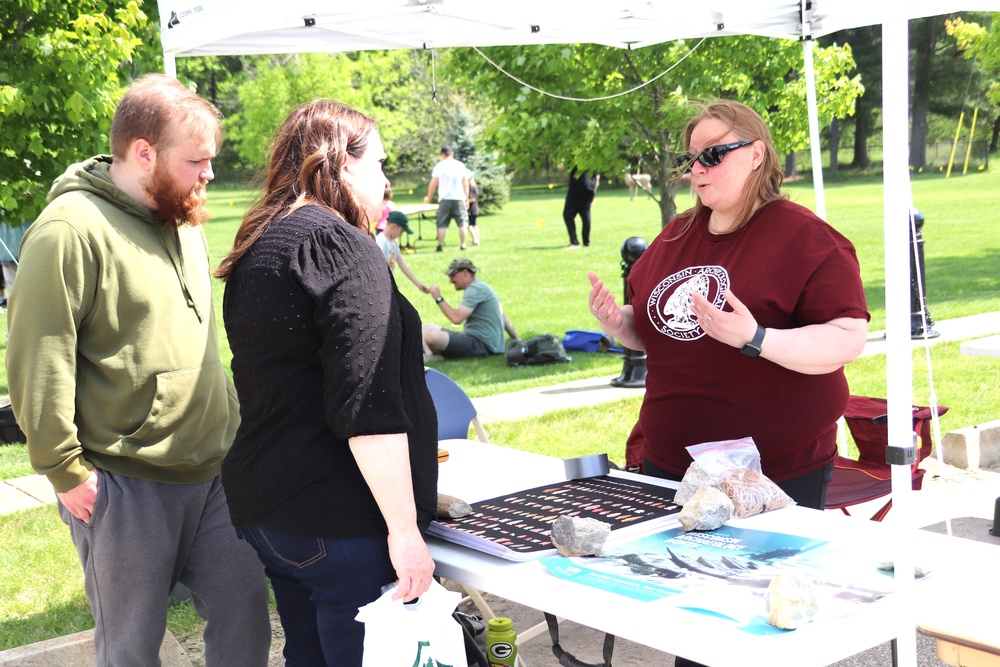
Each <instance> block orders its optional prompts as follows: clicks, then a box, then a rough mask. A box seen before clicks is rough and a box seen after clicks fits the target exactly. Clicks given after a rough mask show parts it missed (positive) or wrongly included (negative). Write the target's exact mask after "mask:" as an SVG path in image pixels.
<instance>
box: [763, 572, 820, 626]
mask: <svg viewBox="0 0 1000 667" xmlns="http://www.w3.org/2000/svg"><path fill="white" fill-rule="evenodd" d="M764 604H765V605H766V608H767V622H768V623H770V624H771V625H773V626H774V627H776V628H782V629H784V630H794V629H795V628H798V627H801V626H803V625H805V624H806V623H808V622H809V619H811V618H812V617H813V616H815V615H816V612H817V611H819V600H818V598H817V597H816V592H815V591H814V590H813V582H812V580H811V579H809V577H806V576H804V575H801V574H779V575H778V576H777V577H775V578H774V579H772V580H771V583H770V584H769V585H768V587H767V593H765V594H764Z"/></svg>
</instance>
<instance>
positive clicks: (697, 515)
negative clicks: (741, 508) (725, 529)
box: [677, 486, 736, 532]
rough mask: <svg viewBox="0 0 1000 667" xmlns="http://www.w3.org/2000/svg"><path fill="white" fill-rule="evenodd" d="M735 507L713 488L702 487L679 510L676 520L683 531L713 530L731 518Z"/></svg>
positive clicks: (727, 497)
mask: <svg viewBox="0 0 1000 667" xmlns="http://www.w3.org/2000/svg"><path fill="white" fill-rule="evenodd" d="M735 511H736V506H735V505H733V501H732V500H730V499H729V496H727V495H726V494H724V493H723V492H722V491H720V490H719V489H717V488H715V487H714V486H702V487H699V488H698V490H697V491H696V492H695V494H694V496H693V497H692V498H691V499H690V500H688V502H687V503H686V504H685V505H684V507H682V508H681V512H680V514H678V515H677V520H678V521H680V522H681V525H682V526H684V530H686V531H688V532H690V531H692V530H715V529H716V528H718V527H719V526H721V525H722V524H724V523H725V522H727V521H729V519H730V518H732V516H733V513H734V512H735Z"/></svg>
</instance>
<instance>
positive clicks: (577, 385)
mask: <svg viewBox="0 0 1000 667" xmlns="http://www.w3.org/2000/svg"><path fill="white" fill-rule="evenodd" d="M931 329H932V330H934V331H937V332H938V333H940V334H941V335H940V337H938V338H933V339H930V341H929V342H930V344H931V345H934V344H937V343H940V342H944V341H954V340H965V339H967V338H978V337H981V336H988V335H991V334H997V333H1000V312H996V313H984V314H982V315H972V316H970V317H963V318H959V319H954V320H944V321H941V322H936V323H934V325H933V326H932V327H931ZM921 345H923V341H921V340H916V341H913V346H914V347H918V346H921ZM885 347H886V342H885V333H884V332H881V331H877V332H872V333H871V334H869V336H868V344H867V345H866V346H865V351H864V352H863V353H862V355H863V356H866V355H871V354H884V353H885ZM612 379H614V378H590V379H586V380H574V381H572V382H566V383H564V384H560V385H555V386H551V387H540V388H536V389H525V390H523V391H515V392H510V393H506V394H496V395H494V396H486V397H482V398H476V399H473V401H472V402H473V404H475V406H476V410H477V411H478V413H479V417H480V419H481V420H482V421H483V422H489V421H495V420H498V419H504V420H516V419H524V418H526V417H537V416H540V415H543V414H546V413H548V412H552V411H553V410H562V409H566V408H575V407H579V406H583V405H594V404H596V403H605V402H609V401H617V400H620V399H623V398H627V397H630V396H641V395H642V394H643V392H644V391H645V390H644V389H629V388H623V387H613V386H612V385H611V384H610V382H611V380H612ZM50 502H55V494H54V493H53V491H52V487H51V486H49V483H48V482H47V481H46V480H45V479H44V478H42V477H40V476H37V475H32V476H28V477H21V478H18V479H10V480H5V481H3V483H0V514H6V513H9V512H17V511H20V510H23V509H28V508H31V507H37V506H39V505H42V504H46V503H50Z"/></svg>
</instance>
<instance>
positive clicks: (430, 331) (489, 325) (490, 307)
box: [423, 257, 517, 359]
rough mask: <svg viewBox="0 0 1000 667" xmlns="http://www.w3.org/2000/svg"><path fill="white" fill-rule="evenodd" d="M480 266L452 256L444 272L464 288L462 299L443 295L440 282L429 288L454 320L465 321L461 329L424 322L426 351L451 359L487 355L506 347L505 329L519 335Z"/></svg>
mask: <svg viewBox="0 0 1000 667" xmlns="http://www.w3.org/2000/svg"><path fill="white" fill-rule="evenodd" d="M478 271H479V269H477V268H476V265H475V264H473V263H472V262H471V261H470V260H468V259H465V258H464V257H460V258H458V259H453V260H452V261H451V264H449V265H448V270H447V271H445V274H446V275H447V276H448V278H449V279H450V280H451V284H452V285H454V286H455V289H456V290H459V291H464V292H465V294H464V295H463V296H462V303H461V304H459V305H458V306H457V307H456V306H451V305H450V304H448V302H447V301H445V300H444V297H443V296H441V289H440V288H439V287H438V286H437V285H430V286H429V287H428V291H429V293H430V295H431V296H432V297H434V301H435V302H436V303H437V305H438V306H439V307H440V308H441V312H443V313H444V316H445V317H447V318H448V320H449V321H450V322H451V323H452V324H463V327H462V331H461V332H458V331H453V330H451V329H445V328H444V327H441V326H438V325H437V324H425V325H424V328H423V333H424V354H429V355H431V354H434V355H443V356H444V357H446V358H449V359H458V358H461V357H486V356H489V355H491V354H500V353H502V352H504V350H505V344H504V337H503V334H504V331H506V332H507V333H508V334H509V335H510V337H511V338H517V331H516V330H515V329H514V325H513V324H512V323H511V321H510V319H509V318H508V317H507V315H506V314H504V312H503V306H502V305H501V304H500V297H498V296H497V293H496V292H495V291H493V288H492V287H490V286H489V285H487V284H486V283H484V282H483V281H482V280H480V279H478V278H476V273H477V272H478Z"/></svg>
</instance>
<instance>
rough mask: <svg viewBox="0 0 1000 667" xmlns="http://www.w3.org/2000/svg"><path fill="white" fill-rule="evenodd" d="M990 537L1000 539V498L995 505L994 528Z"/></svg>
mask: <svg viewBox="0 0 1000 667" xmlns="http://www.w3.org/2000/svg"><path fill="white" fill-rule="evenodd" d="M990 535H995V536H997V537H1000V498H997V501H996V503H994V505H993V528H992V529H991V530H990Z"/></svg>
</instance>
